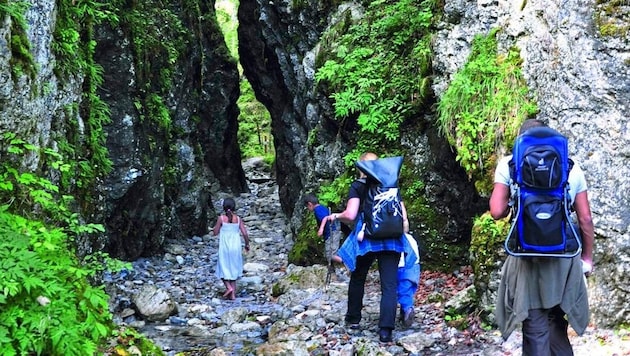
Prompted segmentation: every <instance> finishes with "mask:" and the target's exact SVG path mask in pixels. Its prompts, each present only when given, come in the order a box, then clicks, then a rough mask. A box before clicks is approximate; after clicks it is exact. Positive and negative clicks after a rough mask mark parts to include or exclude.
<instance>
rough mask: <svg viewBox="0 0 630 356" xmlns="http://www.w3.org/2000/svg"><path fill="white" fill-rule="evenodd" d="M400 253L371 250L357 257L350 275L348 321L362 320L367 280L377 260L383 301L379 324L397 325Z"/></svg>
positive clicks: (391, 328)
mask: <svg viewBox="0 0 630 356" xmlns="http://www.w3.org/2000/svg"><path fill="white" fill-rule="evenodd" d="M399 259H400V254H399V253H397V252H394V251H382V252H370V253H368V254H366V255H364V256H358V257H357V264H356V269H355V270H354V271H353V272H352V274H351V275H350V282H349V284H348V311H347V312H346V322H347V323H352V324H354V323H359V321H361V309H362V308H363V295H364V292H365V280H366V277H367V274H368V272H369V270H370V266H372V263H374V261H375V260H376V261H377V262H378V273H379V278H380V282H381V303H380V315H379V322H378V326H379V328H381V329H390V330H393V329H394V327H395V326H396V307H397V305H398V300H397V290H398V261H399Z"/></svg>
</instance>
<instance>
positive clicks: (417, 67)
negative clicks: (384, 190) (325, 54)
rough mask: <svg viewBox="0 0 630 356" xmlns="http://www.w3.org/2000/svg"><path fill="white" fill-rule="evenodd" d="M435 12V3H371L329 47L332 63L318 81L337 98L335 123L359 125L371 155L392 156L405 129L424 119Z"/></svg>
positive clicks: (319, 72) (325, 66)
mask: <svg viewBox="0 0 630 356" xmlns="http://www.w3.org/2000/svg"><path fill="white" fill-rule="evenodd" d="M434 7H435V3H434V1H419V0H403V1H391V2H390V1H373V2H371V3H370V5H369V6H368V9H367V11H366V13H365V16H364V17H363V18H362V19H361V20H359V22H357V23H355V24H353V25H351V26H350V27H349V28H348V31H347V32H346V33H344V34H343V35H341V36H338V39H337V40H335V42H334V43H331V44H330V47H331V48H330V49H329V50H330V51H332V52H333V55H332V58H330V59H328V60H326V61H325V63H324V64H323V65H322V66H321V67H320V68H318V69H317V72H316V75H315V77H316V80H317V81H318V83H320V84H321V86H322V87H323V88H326V90H329V91H330V92H331V94H330V97H331V98H332V99H334V108H335V118H336V119H337V120H338V121H340V122H342V123H343V122H345V121H347V120H352V121H354V120H356V123H357V124H358V126H359V129H360V132H359V139H358V141H359V143H361V142H363V144H362V145H363V146H365V147H366V148H367V149H368V150H371V151H375V152H380V153H389V152H388V150H389V149H390V148H391V147H392V144H393V143H395V142H396V141H397V140H398V138H399V137H400V125H401V124H402V123H403V122H404V121H405V120H407V119H411V118H413V117H414V116H415V115H418V114H419V110H420V109H421V108H422V106H423V104H424V102H423V100H424V99H425V98H426V97H427V96H428V93H429V73H430V62H431V60H430V55H431V50H430V31H429V27H430V25H431V23H432V20H433V9H434ZM343 26H345V22H344V24H343ZM333 30H338V29H333ZM329 37H330V38H332V37H333V36H329ZM331 41H332V40H331Z"/></svg>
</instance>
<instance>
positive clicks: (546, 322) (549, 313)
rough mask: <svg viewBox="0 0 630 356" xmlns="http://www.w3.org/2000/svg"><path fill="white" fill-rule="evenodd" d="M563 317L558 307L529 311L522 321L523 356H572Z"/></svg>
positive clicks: (566, 324) (566, 325)
mask: <svg viewBox="0 0 630 356" xmlns="http://www.w3.org/2000/svg"><path fill="white" fill-rule="evenodd" d="M564 315H565V313H564V311H563V310H562V309H561V308H560V306H555V307H553V308H551V309H530V310H529V315H528V316H527V319H525V320H524V321H523V356H551V355H554V356H573V348H572V347H571V343H570V342H569V337H568V335H567V328H568V327H569V323H568V322H567V320H566V319H565V317H564Z"/></svg>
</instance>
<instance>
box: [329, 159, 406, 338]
mask: <svg viewBox="0 0 630 356" xmlns="http://www.w3.org/2000/svg"><path fill="white" fill-rule="evenodd" d="M375 159H378V156H377V155H376V154H374V153H371V152H368V153H364V154H363V155H361V157H360V160H362V161H365V160H375ZM362 173H363V172H362ZM366 194H367V184H366V183H365V180H355V181H354V182H352V184H351V185H350V191H349V193H348V202H347V203H346V209H345V210H344V211H343V212H341V213H334V214H330V215H328V216H327V217H326V218H324V219H323V220H322V223H321V224H320V227H319V231H318V235H320V236H321V235H322V234H323V232H324V228H325V224H326V223H327V222H329V221H336V220H340V221H341V222H343V223H345V224H347V225H349V226H355V231H356V227H357V226H359V224H360V223H359V222H358V221H357V218H358V217H359V215H360V214H359V211H360V208H361V206H362V203H363V200H364V199H365V197H366ZM351 236H352V235H351ZM351 236H349V237H348V238H347V239H346V240H348V239H351ZM354 236H355V237H354V238H352V240H351V241H349V243H353V244H354V243H356V245H355V246H356V254H355V256H356V265H355V266H354V267H355V269H354V270H351V274H350V282H349V283H348V309H347V311H346V316H345V322H346V324H347V325H348V326H349V327H350V328H351V329H359V328H360V325H359V322H360V321H361V309H362V308H363V295H364V292H365V281H366V277H367V274H368V272H369V269H370V266H371V265H372V263H373V262H374V260H376V261H378V271H379V277H380V278H379V280H380V284H381V302H380V313H379V323H378V326H379V331H378V335H379V340H380V341H381V342H391V341H392V331H393V330H394V328H395V324H396V309H397V304H398V303H397V288H398V278H397V273H398V260H399V258H400V253H401V252H403V250H404V243H403V239H402V236H401V235H396V236H392V237H391V238H386V239H381V240H372V239H369V238H365V239H363V240H362V241H358V240H357V238H356V235H354Z"/></svg>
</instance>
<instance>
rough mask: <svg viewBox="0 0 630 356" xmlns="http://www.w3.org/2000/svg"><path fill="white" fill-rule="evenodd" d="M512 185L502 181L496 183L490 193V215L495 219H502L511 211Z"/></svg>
mask: <svg viewBox="0 0 630 356" xmlns="http://www.w3.org/2000/svg"><path fill="white" fill-rule="evenodd" d="M509 201H510V187H509V186H507V185H505V184H502V183H494V187H493V188H492V194H491V195H490V215H492V218H494V219H495V220H498V219H502V218H504V217H506V216H508V214H509V213H510V207H509V205H508V203H509Z"/></svg>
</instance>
